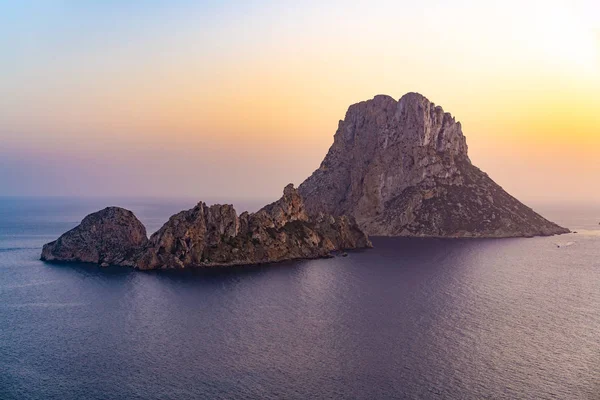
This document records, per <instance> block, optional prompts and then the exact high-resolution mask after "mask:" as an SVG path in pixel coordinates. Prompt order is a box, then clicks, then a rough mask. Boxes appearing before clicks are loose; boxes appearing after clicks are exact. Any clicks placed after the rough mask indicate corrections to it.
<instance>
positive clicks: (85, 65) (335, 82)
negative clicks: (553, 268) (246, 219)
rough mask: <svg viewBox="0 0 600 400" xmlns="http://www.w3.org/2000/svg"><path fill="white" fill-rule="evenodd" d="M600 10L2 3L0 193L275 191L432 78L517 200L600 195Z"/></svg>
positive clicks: (433, 96)
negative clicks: (368, 114)
mask: <svg viewBox="0 0 600 400" xmlns="http://www.w3.org/2000/svg"><path fill="white" fill-rule="evenodd" d="M225 3H226V4H225ZM599 15H600V5H599V4H598V2H597V1H596V0H570V1H552V0H549V1H548V0H547V1H528V0H504V1H501V2H500V1H481V0H477V1H476V0H472V1H467V0H465V1H438V0H429V1H427V2H417V1H414V0H412V1H410V2H405V1H399V0H394V1H386V0H378V1H372V0H371V1H351V0H345V1H338V0H334V1H297V0H294V1H287V0H279V1H266V0H265V1H259V0H254V1H248V0H245V1H229V2H225V1H177V0H171V1H157V0H150V1H126V0H123V1H116V0H111V1H84V0H65V1H58V0H56V1H51V0H48V1H44V0H39V1H16V0H15V1H5V0H0V93H1V96H0V195H84V196H95V195H104V196H115V195H124V196H161V197H163V196H164V197H176V196H193V197H195V198H198V199H202V198H214V197H220V198H228V197H231V198H275V197H278V195H279V194H280V193H281V190H282V188H283V187H284V185H285V184H286V183H288V182H293V183H295V184H299V183H301V182H302V181H303V180H304V178H306V177H307V176H308V175H309V174H310V173H311V172H312V171H313V170H314V169H316V168H317V167H318V165H319V163H320V161H321V160H322V158H323V157H324V155H325V153H326V151H327V149H328V148H329V146H330V145H331V142H332V140H333V139H332V137H333V134H334V133H335V130H336V128H337V124H338V120H339V119H342V118H343V117H344V114H345V111H346V109H347V107H348V106H349V105H350V104H352V103H356V102H358V101H362V100H366V99H369V98H372V97H373V96H374V95H376V94H389V95H391V96H393V97H395V98H399V97H401V96H402V95H403V94H404V93H406V92H409V91H417V92H420V93H422V94H423V95H425V96H426V97H428V98H429V99H430V100H431V101H433V102H435V103H436V104H439V105H441V106H443V107H444V109H445V110H446V111H449V112H451V113H452V114H453V115H454V116H455V117H456V118H457V119H458V120H460V121H461V122H462V125H463V131H464V133H465V135H466V136H467V140H468V144H469V147H470V156H471V159H472V161H473V162H474V163H475V164H476V165H477V166H479V167H480V168H482V169H483V170H484V171H486V172H488V173H489V175H490V176H491V177H492V178H493V179H495V180H496V182H498V183H499V184H500V185H502V186H503V187H504V188H505V189H507V190H508V191H509V192H511V193H512V194H514V195H515V196H517V197H518V198H520V199H522V200H524V201H532V202H542V201H543V202H553V201H571V202H587V203H591V202H600V179H599V177H600V18H599V17H598V16H599Z"/></svg>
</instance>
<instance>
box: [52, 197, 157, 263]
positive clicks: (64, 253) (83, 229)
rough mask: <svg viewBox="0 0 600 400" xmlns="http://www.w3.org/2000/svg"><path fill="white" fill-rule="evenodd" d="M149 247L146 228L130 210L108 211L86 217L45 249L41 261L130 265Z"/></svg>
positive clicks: (109, 209) (111, 209) (116, 208)
mask: <svg viewBox="0 0 600 400" xmlns="http://www.w3.org/2000/svg"><path fill="white" fill-rule="evenodd" d="M147 243H148V236H147V235H146V228H145V227H144V225H142V223H141V222H140V221H139V220H138V219H137V218H136V216H135V215H133V213H132V212H131V211H129V210H125V209H123V208H119V207H107V208H105V209H104V210H100V211H98V212H95V213H93V214H90V215H88V216H87V217H85V218H84V219H83V221H81V224H79V225H78V226H77V227H75V228H73V229H71V230H70V231H68V232H67V233H65V234H64V235H62V236H61V237H59V238H58V239H57V240H55V241H54V242H51V243H47V244H45V245H44V247H43V249H42V257H41V258H42V260H44V261H78V262H88V263H95V264H102V265H108V264H119V265H131V266H133V263H132V262H131V259H132V257H134V256H135V255H137V253H138V252H139V249H140V248H142V247H144V246H145V245H146V244H147Z"/></svg>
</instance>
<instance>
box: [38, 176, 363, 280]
mask: <svg viewBox="0 0 600 400" xmlns="http://www.w3.org/2000/svg"><path fill="white" fill-rule="evenodd" d="M140 235H141V236H140ZM363 247H371V243H370V241H369V239H368V238H367V236H366V235H365V234H364V233H363V232H362V231H361V230H360V229H359V228H358V225H357V224H356V222H355V221H354V219H353V218H351V217H345V216H338V217H332V216H328V215H324V214H322V213H318V214H317V215H315V216H312V217H311V216H309V215H308V214H307V213H306V211H305V209H304V203H303V200H302V198H301V197H300V195H299V194H298V191H297V190H296V189H294V187H293V186H292V185H288V186H287V187H286V188H285V190H284V194H283V197H282V198H281V199H280V200H278V201H276V202H274V203H272V204H269V205H267V206H265V207H264V208H263V209H261V210H260V211H258V212H256V213H253V214H249V213H247V212H245V213H242V214H241V215H240V216H238V215H237V213H236V212H235V210H234V209H233V207H232V206H231V205H213V206H210V207H209V206H207V205H206V204H204V203H202V202H201V203H198V205H197V206H196V207H194V208H193V209H191V210H187V211H182V212H180V213H178V214H176V215H174V216H172V217H171V218H170V219H169V221H168V222H167V223H166V224H165V225H164V226H163V227H162V228H160V229H159V230H158V231H157V232H156V233H154V234H153V235H152V237H151V238H150V240H148V239H147V237H146V231H145V229H144V227H143V225H142V224H141V223H140V222H139V221H138V220H137V218H136V217H135V216H134V215H133V213H132V212H131V211H127V210H124V209H121V208H116V207H112V208H107V209H105V210H102V211H99V212H97V213H94V214H91V215H89V216H87V217H86V218H85V219H84V220H83V221H82V223H81V225H79V226H78V227H76V228H75V229H73V230H71V231H69V232H67V233H65V234H64V235H62V236H61V237H60V238H59V239H58V240H56V241H55V242H52V243H48V244H47V245H45V246H44V249H43V251H42V260H47V261H83V262H92V263H99V264H115V265H124V266H133V267H135V268H139V269H144V270H149V269H167V268H189V267H213V266H229V265H245V264H258V263H267V262H277V261H283V260H290V259H301V258H318V257H327V256H329V255H330V253H331V252H332V251H336V250H345V249H356V248H363Z"/></svg>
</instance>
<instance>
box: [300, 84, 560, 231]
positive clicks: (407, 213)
mask: <svg viewBox="0 0 600 400" xmlns="http://www.w3.org/2000/svg"><path fill="white" fill-rule="evenodd" d="M299 191H300V194H301V195H302V196H303V197H304V198H305V201H306V207H307V210H308V211H309V212H311V213H315V212H324V213H328V214H332V215H352V216H354V217H355V218H356V221H357V222H358V224H359V225H360V227H361V228H362V229H363V230H365V232H367V233H368V234H369V235H380V236H430V237H518V236H536V235H553V234H560V233H566V232H568V230H567V229H565V228H562V227H560V226H558V225H556V224H554V223H552V222H550V221H548V220H546V219H544V218H543V217H541V216H540V215H538V214H537V213H535V212H534V211H533V210H532V209H530V208H529V207H527V206H525V205H523V204H522V203H520V202H519V201H518V200H517V199H515V198H514V197H512V196H511V195H509V194H508V193H507V192H506V191H504V190H503V189H502V188H501V187H500V186H498V185H497V184H496V183H494V181H492V180H491V179H490V178H489V177H488V176H487V174H485V173H484V172H482V171H481V170H479V169H478V168H477V167H475V166H474V165H473V164H471V161H470V159H469V156H468V147H467V142H466V139H465V136H464V135H463V133H462V127H461V125H460V122H457V121H456V120H455V118H454V117H452V115H450V114H449V113H447V112H444V110H443V109H442V108H441V107H440V106H436V105H435V104H433V103H431V102H430V101H429V100H427V99H426V98H425V97H423V96H422V95H420V94H418V93H408V94H406V95H404V96H403V97H402V98H401V99H400V100H399V101H396V100H394V99H393V98H391V97H389V96H376V97H375V98H373V99H372V100H368V101H364V102H361V103H358V104H354V105H352V106H350V108H349V109H348V112H347V113H346V117H345V119H344V120H343V121H340V123H339V127H338V130H337V132H336V134H335V136H334V143H333V145H332V146H331V148H330V149H329V152H328V153H327V155H326V157H325V159H324V160H323V162H322V163H321V166H320V167H319V169H317V170H316V171H315V172H314V173H313V174H312V175H311V176H310V177H309V178H308V179H307V180H306V181H305V182H304V183H302V185H300V187H299Z"/></svg>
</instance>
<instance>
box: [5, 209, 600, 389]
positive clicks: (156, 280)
mask: <svg viewBox="0 0 600 400" xmlns="http://www.w3.org/2000/svg"><path fill="white" fill-rule="evenodd" d="M108 205H119V206H123V207H126V208H129V209H131V210H133V211H134V212H135V213H136V215H137V216H138V217H139V218H140V219H141V220H142V222H144V224H145V225H146V227H147V228H148V233H152V232H153V231H156V230H157V229H158V228H159V227H160V226H161V225H162V223H163V222H165V221H166V220H167V219H168V217H169V216H170V215H171V214H173V213H175V212H177V211H179V210H181V209H186V208H191V207H192V206H193V205H194V202H192V201H187V200H161V199H99V198H98V199H89V198H87V199H85V198H15V197H13V198H0V399H2V400H12V399H18V400H27V399H44V400H52V399H57V400H71V399H72V400H75V399H78V400H79V399H98V400H111V399H144V400H146V399H174V400H175V399H177V400H179V399H600V225H599V222H600V206H597V207H593V206H585V207H583V206H569V207H567V206H544V207H541V206H540V208H536V210H538V211H541V212H542V214H543V215H544V216H546V217H548V218H549V219H551V220H554V221H555V222H557V223H559V224H562V225H563V226H566V227H568V228H570V229H572V230H574V231H577V233H572V234H568V235H562V236H555V237H540V238H523V239H470V240H462V239H454V240H452V239H415V238H378V237H375V238H373V244H374V246H375V247H374V248H373V249H369V250H360V251H352V252H350V253H349V254H348V256H347V257H341V256H340V257H334V258H330V259H320V260H310V261H294V262H284V263H279V264H271V265H261V266H252V267H239V268H224V269H208V270H185V271H150V272H140V271H134V270H131V269H128V268H118V267H110V268H100V267H97V266H94V265H86V264H70V265H66V264H60V265H57V264H47V263H44V262H42V261H40V260H39V257H40V252H41V248H42V245H43V244H44V243H46V242H50V241H52V240H54V239H56V238H57V237H58V236H59V235H60V234H62V233H63V232H65V231H67V230H68V229H70V228H73V227H74V226H76V225H77V224H78V223H79V222H80V221H81V219H82V218H83V217H84V216H85V215H86V214H88V213H90V212H93V211H96V210H98V209H100V208H103V207H105V206H108ZM236 206H237V207H238V208H239V209H249V210H254V209H256V208H258V203H256V204H250V203H248V204H243V202H241V203H240V204H236ZM534 208H535V207H534Z"/></svg>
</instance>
